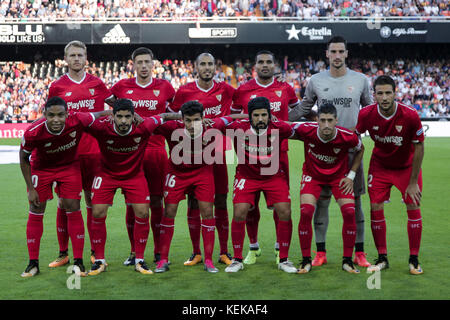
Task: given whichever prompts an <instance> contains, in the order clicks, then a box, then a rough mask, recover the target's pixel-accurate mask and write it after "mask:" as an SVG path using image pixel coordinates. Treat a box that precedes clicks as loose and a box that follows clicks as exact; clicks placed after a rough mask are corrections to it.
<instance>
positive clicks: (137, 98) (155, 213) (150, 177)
mask: <svg viewBox="0 0 450 320" xmlns="http://www.w3.org/2000/svg"><path fill="white" fill-rule="evenodd" d="M131 59H132V60H133V68H134V71H135V73H136V77H133V78H129V79H122V80H120V81H119V82H117V83H116V84H115V85H114V86H113V87H112V88H111V92H112V93H113V94H114V96H115V97H116V98H119V99H120V98H126V99H130V100H131V101H133V104H134V111H135V112H136V113H137V114H138V115H140V116H141V117H151V116H154V115H157V114H160V113H163V112H165V111H166V108H167V105H168V103H169V102H171V101H172V99H173V97H174V95H175V90H174V89H173V87H172V85H171V84H170V83H169V82H168V81H167V80H163V79H157V78H153V77H152V69H153V52H152V51H151V50H150V49H148V48H144V47H141V48H137V49H136V50H134V51H133V53H132V55H131ZM167 166H168V158H167V152H166V145H165V141H164V137H162V136H158V135H155V136H152V137H150V138H149V140H148V145H147V148H146V149H145V156H144V173H145V177H146V179H147V182H148V188H149V192H150V211H151V216H150V225H151V229H152V234H153V243H154V256H155V262H157V261H158V260H159V257H160V253H159V226H160V222H161V218H162V215H163V210H164V208H163V205H162V202H163V188H164V179H165V177H166V174H167ZM134 217H135V215H134V212H133V207H132V206H131V205H129V204H128V205H127V211H126V217H125V220H126V226H127V231H128V238H129V240H130V244H131V253H130V256H129V258H128V259H126V260H125V262H124V265H134V264H135V257H136V254H135V248H134V220H135V218H134Z"/></svg>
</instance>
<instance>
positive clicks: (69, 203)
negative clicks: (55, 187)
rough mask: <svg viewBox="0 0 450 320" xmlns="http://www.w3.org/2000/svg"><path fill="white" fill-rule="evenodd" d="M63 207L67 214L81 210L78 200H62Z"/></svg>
mask: <svg viewBox="0 0 450 320" xmlns="http://www.w3.org/2000/svg"><path fill="white" fill-rule="evenodd" d="M62 206H63V208H64V209H65V210H66V211H67V212H74V211H78V210H80V201H79V200H76V199H62Z"/></svg>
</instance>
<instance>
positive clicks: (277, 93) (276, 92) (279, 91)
mask: <svg viewBox="0 0 450 320" xmlns="http://www.w3.org/2000/svg"><path fill="white" fill-rule="evenodd" d="M275 94H276V95H277V96H278V98H281V95H282V94H283V92H282V91H281V90H277V91H275Z"/></svg>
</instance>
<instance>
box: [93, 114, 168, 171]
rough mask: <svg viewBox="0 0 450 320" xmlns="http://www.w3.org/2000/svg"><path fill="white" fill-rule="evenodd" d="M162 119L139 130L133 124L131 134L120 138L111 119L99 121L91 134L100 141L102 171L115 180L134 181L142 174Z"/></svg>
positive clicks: (148, 120) (146, 121)
mask: <svg viewBox="0 0 450 320" xmlns="http://www.w3.org/2000/svg"><path fill="white" fill-rule="evenodd" d="M162 122H163V121H162V118H161V117H159V116H153V117H150V118H145V119H144V121H143V122H142V123H140V124H139V125H138V126H136V125H135V124H132V126H131V127H130V131H129V132H128V133H127V134H124V135H121V134H119V133H118V132H117V131H116V129H115V125H114V121H113V120H111V119H110V117H102V118H100V119H97V120H96V121H95V122H94V123H93V124H92V125H91V126H90V128H89V132H90V133H91V134H92V135H93V136H94V137H95V138H96V139H97V141H98V145H99V147H100V153H101V158H100V159H101V170H102V171H103V172H104V173H106V174H108V175H110V176H112V177H113V178H115V179H119V180H126V179H130V178H132V177H134V176H136V175H137V174H139V173H140V172H141V171H142V164H143V158H144V153H145V152H144V150H145V148H146V145H147V142H148V139H149V137H150V136H151V135H152V134H153V131H154V130H155V129H156V128H157V127H158V126H159V125H161V124H162Z"/></svg>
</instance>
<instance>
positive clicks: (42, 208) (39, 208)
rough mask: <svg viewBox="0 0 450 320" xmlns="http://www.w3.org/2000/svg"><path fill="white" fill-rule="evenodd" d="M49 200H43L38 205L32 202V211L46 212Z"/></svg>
mask: <svg viewBox="0 0 450 320" xmlns="http://www.w3.org/2000/svg"><path fill="white" fill-rule="evenodd" d="M46 204H47V202H41V203H40V204H39V205H38V206H37V205H35V204H33V203H30V211H31V212H34V213H44V212H45V207H46Z"/></svg>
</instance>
